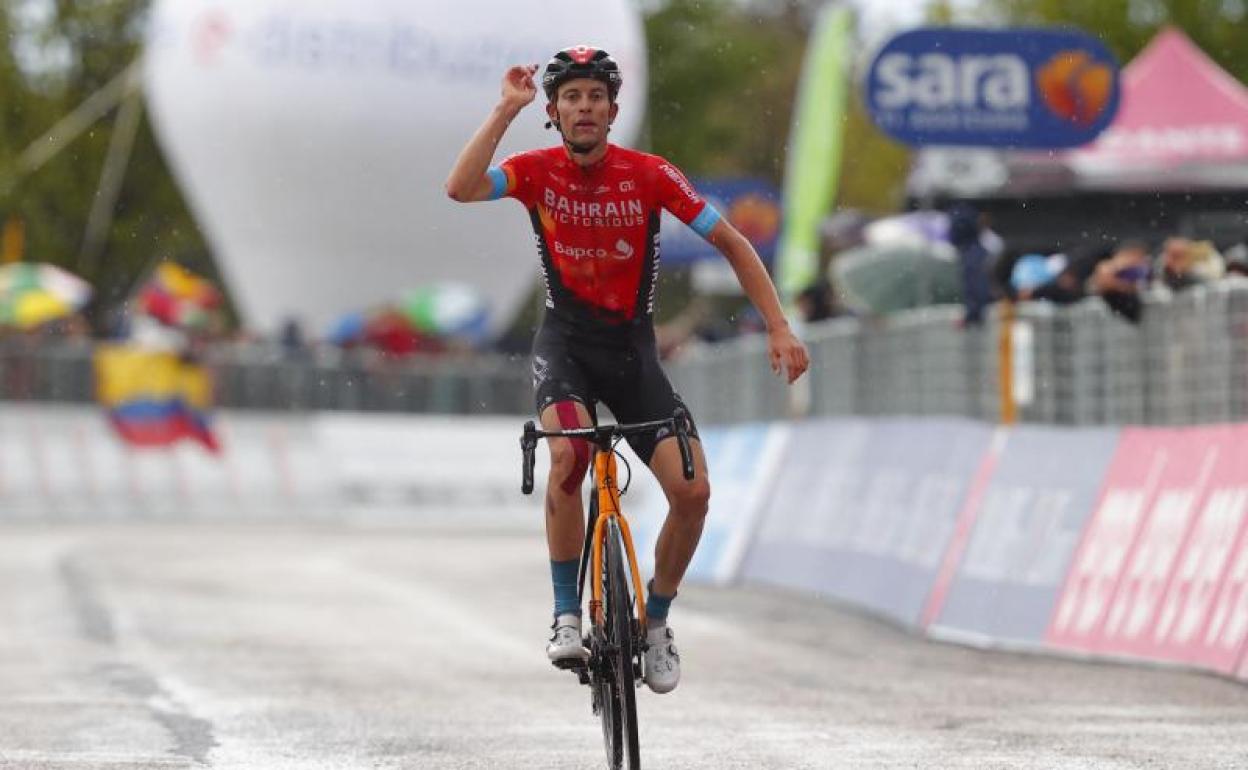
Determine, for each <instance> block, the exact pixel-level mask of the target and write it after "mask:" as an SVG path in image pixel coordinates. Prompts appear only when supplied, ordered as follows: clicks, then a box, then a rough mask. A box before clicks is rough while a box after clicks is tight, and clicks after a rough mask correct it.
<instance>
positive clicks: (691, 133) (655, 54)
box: [646, 0, 909, 212]
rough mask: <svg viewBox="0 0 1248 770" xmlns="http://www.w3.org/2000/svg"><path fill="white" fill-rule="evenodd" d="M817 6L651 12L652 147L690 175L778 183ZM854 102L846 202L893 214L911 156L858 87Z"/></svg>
mask: <svg viewBox="0 0 1248 770" xmlns="http://www.w3.org/2000/svg"><path fill="white" fill-rule="evenodd" d="M816 5H817V4H814V3H810V2H801V0H786V1H785V2H783V3H770V4H761V3H756V4H754V5H750V4H743V3H741V2H739V1H738V0H669V2H665V3H662V4H660V5H659V7H658V8H657V9H656V10H654V11H652V12H651V13H650V15H649V16H647V18H646V35H647V41H648V46H649V53H650V93H649V104H650V113H649V115H648V126H649V139H650V141H649V146H650V149H652V150H653V151H654V152H656V153H658V154H660V155H663V156H665V157H667V158H670V159H671V160H672V161H673V162H675V163H676V164H677V165H679V166H681V167H682V168H683V169H684V170H685V171H687V172H689V173H691V174H695V175H702V176H715V175H734V174H735V175H749V176H757V177H761V178H763V179H768V180H770V181H772V182H774V183H776V184H777V185H779V184H780V183H781V182H782V180H783V176H784V166H785V150H786V145H787V142H788V139H789V130H790V123H791V121H792V117H793V102H794V98H795V96H796V94H797V84H798V80H799V78H800V77H801V70H802V62H803V56H804V54H805V50H806V43H807V38H808V36H809V33H810V22H811V20H813V18H814V14H813V12H812V9H813V8H814V7H815V6H816ZM854 53H855V54H856V53H857V52H854ZM850 99H851V102H852V103H851V109H850V114H849V116H848V119H847V125H846V133H845V145H846V152H845V154H844V160H843V169H842V172H841V174H842V178H841V187H840V189H841V192H840V195H839V198H838V204H839V205H840V206H846V207H855V208H863V209H867V210H870V211H876V212H884V211H892V210H895V209H896V208H897V206H898V204H899V203H900V202H901V200H902V194H903V186H904V181H905V174H906V170H907V167H908V163H909V153H908V151H907V150H906V149H905V148H904V147H902V146H900V145H898V144H896V143H894V142H892V141H891V140H889V139H887V138H886V137H884V136H883V134H881V133H880V132H879V131H878V130H876V128H875V127H874V126H873V125H872V124H871V121H870V119H869V118H868V117H867V115H866V112H865V110H864V108H863V106H862V100H861V97H860V95H859V94H858V93H857V89H856V88H855V89H853V93H852V95H851V97H850Z"/></svg>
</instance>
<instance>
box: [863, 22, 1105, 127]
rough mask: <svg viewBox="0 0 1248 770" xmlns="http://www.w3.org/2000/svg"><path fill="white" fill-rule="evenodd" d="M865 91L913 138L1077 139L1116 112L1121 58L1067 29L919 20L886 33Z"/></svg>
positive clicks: (880, 114) (880, 118)
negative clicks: (914, 26) (925, 24)
mask: <svg viewBox="0 0 1248 770" xmlns="http://www.w3.org/2000/svg"><path fill="white" fill-rule="evenodd" d="M864 86H865V91H866V93H865V100H866V103H867V108H868V110H869V111H870V113H871V117H872V119H873V120H874V121H875V123H876V125H878V126H879V127H880V129H882V130H883V131H884V132H885V133H887V134H889V135H890V136H892V137H893V138H894V139H897V140H899V141H901V142H904V143H906V144H910V145H916V146H918V145H962V146H981V147H1032V148H1062V147H1076V146H1078V145H1082V144H1086V143H1088V142H1090V141H1092V139H1094V138H1095V137H1096V136H1097V134H1099V133H1100V132H1101V131H1102V130H1104V128H1105V127H1106V126H1107V125H1109V123H1110V121H1111V120H1113V117H1114V114H1115V112H1116V111H1117V109H1118V100H1119V96H1120V89H1119V82H1118V64H1117V62H1116V61H1115V60H1114V57H1113V55H1112V54H1110V52H1109V51H1108V50H1107V49H1106V48H1105V46H1104V45H1103V44H1102V43H1101V42H1100V41H1099V40H1097V39H1096V38H1094V37H1092V36H1090V35H1088V34H1086V33H1083V32H1080V31H1078V30H1073V29H1003V30H981V29H976V30H971V29H955V28H936V27H932V28H925V29H918V30H913V31H910V32H905V33H902V34H900V35H898V36H897V37H894V38H893V39H892V40H890V41H889V42H888V43H887V44H885V46H884V47H883V49H882V50H881V51H880V52H879V54H878V55H877V56H876V57H875V60H874V62H873V63H872V64H871V69H870V71H869V72H868V74H867V78H866V82H865V84H864Z"/></svg>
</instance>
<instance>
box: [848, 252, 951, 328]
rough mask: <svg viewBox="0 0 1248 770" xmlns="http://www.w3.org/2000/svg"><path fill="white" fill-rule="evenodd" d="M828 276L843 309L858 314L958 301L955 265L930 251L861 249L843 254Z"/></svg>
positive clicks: (939, 254)
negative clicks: (837, 292) (839, 294)
mask: <svg viewBox="0 0 1248 770" xmlns="http://www.w3.org/2000/svg"><path fill="white" fill-rule="evenodd" d="M831 271H832V277H833V282H834V283H835V285H836V286H837V287H838V288H839V289H840V292H841V295H842V297H843V298H844V300H845V303H846V304H847V305H849V306H850V307H851V308H853V309H854V310H856V311H858V312H862V313H875V314H884V313H892V312H896V311H898V310H905V309H907V308H913V307H923V306H925V305H938V304H945V303H953V302H959V301H961V288H960V284H959V281H958V268H957V264H956V263H954V262H953V261H952V260H950V259H947V258H946V257H945V256H944V252H943V251H940V250H935V249H933V248H931V247H922V246H914V245H897V246H882V247H876V246H862V247H860V248H857V249H851V250H849V251H845V252H842V253H841V254H840V255H839V256H838V257H837V258H836V259H835V260H833V262H832V267H831Z"/></svg>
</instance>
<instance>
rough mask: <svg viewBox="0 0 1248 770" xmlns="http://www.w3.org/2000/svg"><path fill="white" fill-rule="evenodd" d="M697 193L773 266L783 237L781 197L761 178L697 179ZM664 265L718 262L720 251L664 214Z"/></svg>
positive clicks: (672, 217) (667, 214) (694, 184)
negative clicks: (710, 260)
mask: <svg viewBox="0 0 1248 770" xmlns="http://www.w3.org/2000/svg"><path fill="white" fill-rule="evenodd" d="M692 181H693V186H694V187H695V188H697V191H698V194H699V195H701V196H702V197H703V198H705V199H706V201H707V202H708V203H710V204H711V205H712V206H714V207H715V209H716V210H717V211H718V212H719V213H720V215H721V216H723V217H724V218H725V219H727V220H728V221H729V222H731V223H732V225H733V226H734V227H736V228H737V229H738V230H740V231H741V234H742V235H744V236H745V237H746V238H747V239H748V240H749V241H750V243H752V244H754V248H755V249H756V250H757V251H758V255H759V256H760V257H762V259H763V261H764V262H766V263H767V264H771V259H772V256H773V255H774V254H775V252H776V239H777V237H778V236H779V235H780V196H779V194H778V193H777V192H776V188H775V187H773V186H772V185H771V184H770V183H768V182H765V181H762V180H760V179H747V178H713V179H706V178H703V179H694V180H692ZM662 237H663V264H665V265H687V264H690V263H693V262H698V261H701V260H704V259H717V258H719V252H718V251H716V250H715V247H714V246H712V245H711V244H709V243H707V242H706V240H705V239H703V238H702V236H700V235H698V234H697V233H695V232H694V231H693V230H691V229H689V228H688V227H686V226H685V225H684V223H682V222H681V221H680V220H678V219H676V217H674V216H672V215H671V214H670V213H668V212H664V213H663V236H662Z"/></svg>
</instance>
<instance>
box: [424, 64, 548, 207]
mask: <svg viewBox="0 0 1248 770" xmlns="http://www.w3.org/2000/svg"><path fill="white" fill-rule="evenodd" d="M536 72H537V66H536V65H529V66H520V65H517V66H515V67H512V68H511V69H509V70H507V73H506V74H505V75H503V94H502V98H501V99H500V100H499V102H498V104H497V105H496V106H495V107H494V109H493V110H492V111H491V112H490V115H489V117H487V118H486V119H485V122H484V123H482V124H481V127H480V128H478V129H477V132H476V133H475V134H473V135H472V138H471V139H469V140H468V144H466V145H464V149H463V150H461V151H460V153H459V158H457V159H456V160H455V166H454V167H453V168H451V174H450V176H448V177H447V178H446V194H447V195H448V196H450V197H451V198H452V199H454V200H457V201H459V202H461V203H471V202H472V201H483V200H486V199H488V198H490V197H491V196H490V192H491V190H492V187H493V186H492V185H491V184H490V178H489V177H488V176H486V173H485V172H486V171H488V170H489V167H490V161H491V160H493V159H494V151H495V150H497V149H498V143H499V142H501V141H502V139H503V134H504V133H506V131H507V127H508V126H510V125H511V121H512V120H514V119H515V117H516V115H519V114H520V110H523V109H524V108H525V107H527V106H528V105H529V103H530V102H532V101H533V98H534V97H535V96H537V86H536V85H534V83H533V75H534V73H536Z"/></svg>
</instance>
